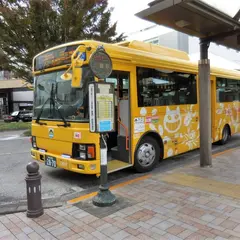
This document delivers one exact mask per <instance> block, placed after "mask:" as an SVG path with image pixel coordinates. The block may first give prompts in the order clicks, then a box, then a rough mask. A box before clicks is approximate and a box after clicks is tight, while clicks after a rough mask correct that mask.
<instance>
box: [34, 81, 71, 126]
mask: <svg viewBox="0 0 240 240" xmlns="http://www.w3.org/2000/svg"><path fill="white" fill-rule="evenodd" d="M54 95H55V93H54V84H52V87H51V93H50V97H49V98H48V99H47V100H46V101H45V102H44V103H43V105H42V107H41V110H40V113H39V114H38V116H37V119H36V123H38V124H40V125H47V124H46V123H41V122H39V120H40V117H41V115H42V112H43V109H44V106H45V105H46V104H47V102H48V101H49V100H50V109H49V111H50V116H49V118H50V117H51V118H52V116H53V114H52V106H53V110H57V111H58V113H59V115H60V117H61V119H62V120H63V122H64V124H58V125H57V126H59V127H61V126H63V127H70V126H71V124H70V123H68V122H67V121H66V119H65V118H64V116H63V115H62V113H61V111H60V110H59V108H58V106H57V107H56V105H55V103H57V105H59V103H58V102H57V100H56V99H55V98H54Z"/></svg>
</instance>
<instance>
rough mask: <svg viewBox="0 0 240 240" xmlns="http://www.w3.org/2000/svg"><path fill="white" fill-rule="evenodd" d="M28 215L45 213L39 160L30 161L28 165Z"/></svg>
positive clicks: (32, 216)
mask: <svg viewBox="0 0 240 240" xmlns="http://www.w3.org/2000/svg"><path fill="white" fill-rule="evenodd" d="M26 168H27V172H28V174H27V177H26V178H25V180H26V187H27V213H26V214H27V217H29V218H37V217H40V216H41V215H43V207H42V194H41V178H42V176H41V175H40V173H39V171H38V170H39V165H38V163H37V162H30V163H28V165H27V167H26Z"/></svg>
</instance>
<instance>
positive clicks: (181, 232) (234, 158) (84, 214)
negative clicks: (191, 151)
mask: <svg viewBox="0 0 240 240" xmlns="http://www.w3.org/2000/svg"><path fill="white" fill-rule="evenodd" d="M112 192H113V193H114V194H115V195H116V196H117V198H118V202H117V203H116V204H115V205H114V206H112V207H107V208H98V207H94V206H93V205H92V203H91V198H86V197H87V196H86V197H85V198H86V199H84V197H82V198H81V199H82V201H80V202H78V203H75V204H68V205H66V206H63V207H60V208H53V209H45V214H44V215H43V216H41V217H39V218H38V219H29V218H27V217H26V216H25V213H16V214H9V215H5V216H0V239H4V240H5V239H6V240H7V239H24V240H25V239H49V240H50V239H63V240H67V239H100V240H101V239H103V240H107V239H114V240H121V239H146V240H148V239H156V240H161V239H172V240H178V239H198V240H200V239H215V240H222V239H240V149H234V150H232V151H226V152H225V153H224V154H222V155H220V154H218V155H215V156H214V160H213V168H203V169H202V168H200V167H199V164H191V165H188V166H185V167H182V168H178V169H177V170H174V171H170V172H167V173H164V174H163V173H150V174H149V175H147V176H145V177H144V178H140V179H139V181H132V182H128V183H126V184H125V185H124V184H122V186H118V188H115V189H114V190H112ZM72 202H74V200H73V201H72Z"/></svg>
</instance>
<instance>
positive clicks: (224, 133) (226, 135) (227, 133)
mask: <svg viewBox="0 0 240 240" xmlns="http://www.w3.org/2000/svg"><path fill="white" fill-rule="evenodd" d="M230 137H231V134H230V129H229V126H228V125H225V126H224V128H223V131H222V139H221V140H220V141H219V143H220V144H221V145H224V144H226V143H227V142H228V140H229V139H230Z"/></svg>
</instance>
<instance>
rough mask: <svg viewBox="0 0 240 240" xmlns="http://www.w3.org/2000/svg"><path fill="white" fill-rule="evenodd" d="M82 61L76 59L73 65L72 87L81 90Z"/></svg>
mask: <svg viewBox="0 0 240 240" xmlns="http://www.w3.org/2000/svg"><path fill="white" fill-rule="evenodd" d="M82 62H83V61H82V60H81V59H76V60H73V63H72V87H73V88H79V87H80V85H81V79H82Z"/></svg>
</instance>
